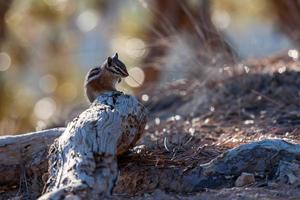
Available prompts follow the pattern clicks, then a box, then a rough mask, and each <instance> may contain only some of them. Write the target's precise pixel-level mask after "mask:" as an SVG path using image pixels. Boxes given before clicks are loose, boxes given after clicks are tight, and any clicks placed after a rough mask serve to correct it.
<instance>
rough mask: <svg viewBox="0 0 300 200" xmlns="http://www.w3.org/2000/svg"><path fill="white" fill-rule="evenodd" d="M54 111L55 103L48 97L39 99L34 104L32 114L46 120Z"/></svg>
mask: <svg viewBox="0 0 300 200" xmlns="http://www.w3.org/2000/svg"><path fill="white" fill-rule="evenodd" d="M55 111H56V103H55V101H54V100H53V99H52V98H50V97H45V98H42V99H40V100H39V101H38V102H37V103H36V104H35V106H34V114H35V116H36V117H37V118H39V119H42V120H47V119H49V118H51V117H52V116H53V115H54V113H55Z"/></svg>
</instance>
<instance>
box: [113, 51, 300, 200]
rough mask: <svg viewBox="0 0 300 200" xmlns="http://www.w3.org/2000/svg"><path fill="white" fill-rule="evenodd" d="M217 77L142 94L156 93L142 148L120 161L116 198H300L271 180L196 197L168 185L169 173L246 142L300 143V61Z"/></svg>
mask: <svg viewBox="0 0 300 200" xmlns="http://www.w3.org/2000/svg"><path fill="white" fill-rule="evenodd" d="M210 73H213V74H214V75H213V78H211V79H209V80H206V81H205V82H204V81H199V80H188V81H187V80H180V81H176V82H173V83H171V84H169V85H167V86H164V87H161V88H160V89H155V90H154V89H149V90H148V92H145V93H143V94H141V97H142V95H148V96H149V100H148V101H146V102H144V103H145V104H146V106H147V108H148V109H149V122H148V125H147V127H146V132H145V134H144V136H143V138H142V140H141V141H140V146H138V147H136V148H135V150H134V151H133V152H131V153H129V154H128V155H126V156H123V157H122V158H121V159H120V165H121V175H120V178H119V181H118V184H117V187H116V189H115V193H117V194H119V195H117V196H118V197H120V198H123V197H131V198H133V199H228V200H229V199H300V190H299V187H300V186H299V185H296V186H295V185H288V184H282V183H281V184H279V183H275V182H272V181H269V180H268V179H267V178H266V180H265V181H263V182H262V181H257V182H256V183H254V184H252V185H249V186H247V187H240V188H239V187H233V186H229V187H227V188H217V189H205V190H203V191H198V192H194V193H192V194H182V193H181V191H173V190H172V186H170V185H165V184H169V182H167V181H165V182H166V183H164V181H163V180H164V179H165V178H166V177H167V176H168V175H167V174H168V173H169V172H168V170H166V169H170V168H173V169H174V168H176V169H179V170H182V171H186V170H190V169H193V168H194V167H195V166H197V165H199V164H203V163H206V162H208V161H210V160H211V159H213V158H215V157H216V156H218V155H220V154H221V153H223V152H224V151H226V150H228V149H229V148H233V147H236V146H238V145H240V144H243V143H247V142H251V141H258V140H262V139H267V138H268V139H270V138H280V139H284V140H286V141H289V142H293V143H298V144H299V143H300V135H299V133H300V129H299V128H300V62H299V61H297V60H294V59H292V58H290V57H288V56H287V55H283V54H282V55H278V56H274V57H271V58H266V59H263V60H259V61H257V60H255V61H248V62H247V63H245V64H240V65H238V66H234V67H226V68H224V69H222V70H215V71H213V72H210ZM210 77H211V76H210ZM164 177H165V178H164ZM174 182H176V180H174ZM170 188H171V189H170ZM125 193H126V195H125V196H123V195H122V194H125ZM128 195H129V196H128Z"/></svg>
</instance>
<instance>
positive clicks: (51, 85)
mask: <svg viewBox="0 0 300 200" xmlns="http://www.w3.org/2000/svg"><path fill="white" fill-rule="evenodd" d="M39 86H40V88H41V89H42V90H43V92H45V93H52V92H54V91H55V90H56V88H57V80H56V78H55V76H53V75H51V74H47V75H45V76H42V77H41V78H40V81H39Z"/></svg>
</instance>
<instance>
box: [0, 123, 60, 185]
mask: <svg viewBox="0 0 300 200" xmlns="http://www.w3.org/2000/svg"><path fill="white" fill-rule="evenodd" d="M64 130H65V129H64V128H54V129H49V130H44V131H38V132H33V133H28V134H24V135H14V136H11V135H9V136H1V137H0V188H1V187H2V186H9V185H15V184H19V182H20V173H21V171H23V169H25V171H24V172H25V174H27V175H33V174H35V176H41V175H42V174H43V173H45V172H46V167H47V154H48V147H49V146H50V145H51V144H52V143H53V141H54V139H55V138H57V137H58V136H60V135H61V134H62V133H63V131H64Z"/></svg>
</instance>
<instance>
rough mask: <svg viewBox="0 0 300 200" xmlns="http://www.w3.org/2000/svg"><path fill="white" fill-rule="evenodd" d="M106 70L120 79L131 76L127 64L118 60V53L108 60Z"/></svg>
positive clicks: (105, 65)
mask: <svg viewBox="0 0 300 200" xmlns="http://www.w3.org/2000/svg"><path fill="white" fill-rule="evenodd" d="M104 68H105V69H106V70H107V71H109V72H111V73H112V75H114V76H117V77H120V78H125V77H127V76H129V74H128V72H127V69H126V66H125V64H124V63H123V62H122V61H120V60H119V58H118V53H116V54H115V55H114V56H113V57H108V58H107V60H106V63H105V64H104Z"/></svg>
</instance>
